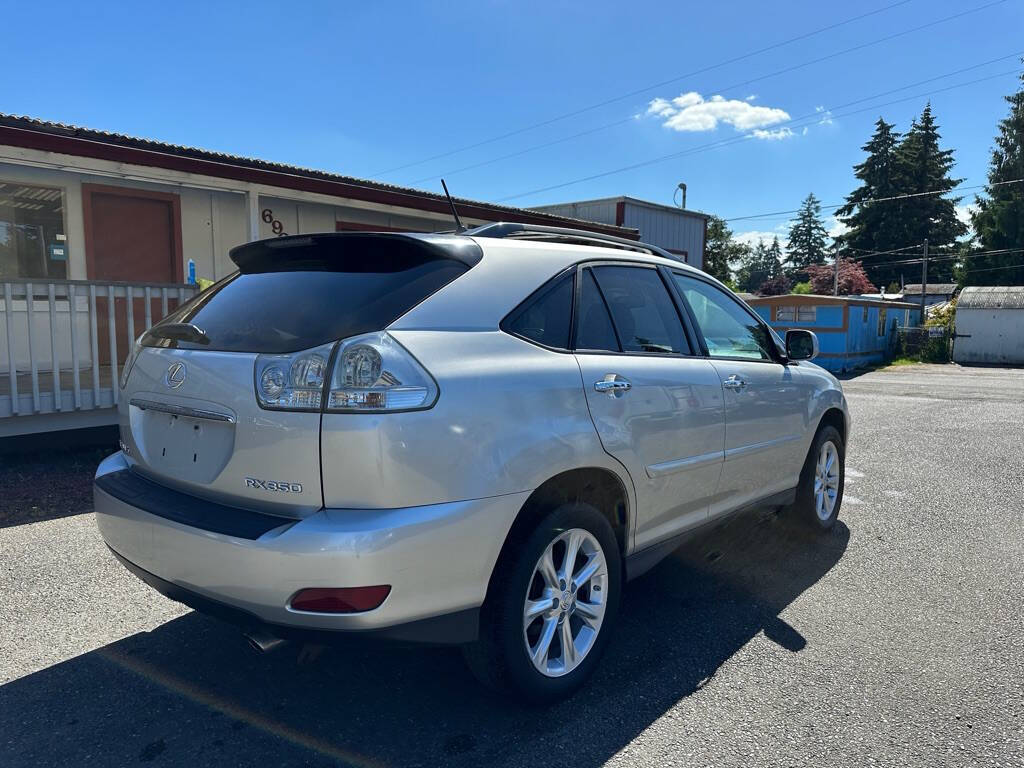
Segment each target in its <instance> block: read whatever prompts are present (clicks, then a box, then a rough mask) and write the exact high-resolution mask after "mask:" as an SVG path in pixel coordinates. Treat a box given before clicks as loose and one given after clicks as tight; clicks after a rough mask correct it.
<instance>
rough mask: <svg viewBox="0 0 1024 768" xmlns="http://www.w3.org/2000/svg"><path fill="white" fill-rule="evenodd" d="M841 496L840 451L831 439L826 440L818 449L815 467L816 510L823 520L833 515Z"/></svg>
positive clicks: (819, 517)
mask: <svg viewBox="0 0 1024 768" xmlns="http://www.w3.org/2000/svg"><path fill="white" fill-rule="evenodd" d="M838 496H839V451H838V449H837V448H836V446H835V444H834V443H833V442H832V441H831V440H826V441H825V442H824V443H822V445H821V450H820V451H818V463H817V464H816V465H815V467H814V511H815V512H816V513H817V515H818V519H819V520H821V521H823V522H824V521H827V520H828V519H829V518H831V517H832V512H833V511H834V510H835V508H836V499H837V498H838Z"/></svg>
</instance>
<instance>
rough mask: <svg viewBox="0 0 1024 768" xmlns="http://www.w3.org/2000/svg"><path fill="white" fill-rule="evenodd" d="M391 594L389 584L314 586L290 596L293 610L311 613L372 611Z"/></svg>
mask: <svg viewBox="0 0 1024 768" xmlns="http://www.w3.org/2000/svg"><path fill="white" fill-rule="evenodd" d="M389 594H391V585H389V584H378V585H376V586H373V587H326V588H325V587H316V588H310V589H303V590H300V591H299V592H298V593H297V594H296V595H295V597H293V598H292V602H291V607H292V610H295V611H310V612H312V613H361V612H362V611H372V610H373V609H374V608H377V607H379V606H380V604H381V603H383V602H384V600H385V599H386V598H387V596H388V595H389Z"/></svg>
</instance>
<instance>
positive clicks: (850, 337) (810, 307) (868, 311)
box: [747, 294, 921, 373]
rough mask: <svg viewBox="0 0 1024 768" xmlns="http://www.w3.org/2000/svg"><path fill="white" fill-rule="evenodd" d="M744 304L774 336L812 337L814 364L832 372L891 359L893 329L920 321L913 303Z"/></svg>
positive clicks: (803, 299) (763, 299)
mask: <svg viewBox="0 0 1024 768" xmlns="http://www.w3.org/2000/svg"><path fill="white" fill-rule="evenodd" d="M747 303H748V304H749V305H750V306H751V307H752V308H753V309H754V311H755V312H757V314H759V315H760V316H761V317H762V318H764V319H765V320H766V321H767V322H768V324H769V325H771V326H772V328H774V329H775V330H776V331H778V332H779V335H785V332H786V331H787V330H789V329H790V328H806V329H807V330H809V331H814V332H815V334H817V336H818V344H819V346H820V348H821V354H820V355H819V356H818V358H817V359H816V360H815V362H816V363H817V364H818V365H820V366H822V367H823V368H828V369H829V370H830V371H832V372H833V373H843V372H845V371H851V370H854V369H855V368H862V367H864V366H866V365H872V364H874V363H880V362H883V361H885V360H888V359H889V358H890V357H891V356H892V352H893V349H894V347H895V342H896V329H897V328H906V327H908V326H916V325H918V324H919V322H920V317H921V308H920V306H919V305H915V304H908V303H906V302H901V301H882V300H880V299H862V298H860V297H858V296H814V295H810V294H789V295H788V296H758V297H755V298H752V299H748V301H747Z"/></svg>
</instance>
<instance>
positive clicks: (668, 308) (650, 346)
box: [593, 267, 690, 354]
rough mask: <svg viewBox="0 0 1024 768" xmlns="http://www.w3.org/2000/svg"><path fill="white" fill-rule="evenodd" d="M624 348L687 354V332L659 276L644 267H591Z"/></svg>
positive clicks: (627, 349) (630, 350) (626, 350)
mask: <svg viewBox="0 0 1024 768" xmlns="http://www.w3.org/2000/svg"><path fill="white" fill-rule="evenodd" d="M593 272H594V277H595V278H596V279H597V283H598V285H599V286H600V287H601V293H602V294H603V296H604V299H605V302H606V303H607V304H608V309H609V310H610V311H611V315H612V322H613V323H614V324H615V330H616V331H617V333H618V337H619V343H620V344H621V345H622V351H623V352H662V353H666V352H667V353H672V352H675V353H683V354H690V345H689V344H688V343H687V341H686V332H685V331H684V330H683V324H682V322H681V321H680V319H679V313H678V312H677V311H676V307H675V304H673V303H672V297H671V296H670V295H669V293H668V289H667V288H666V287H665V284H664V283H663V282H662V280H661V276H660V275H659V274H658V272H657V271H656V270H654V269H648V268H645V267H594V268H593Z"/></svg>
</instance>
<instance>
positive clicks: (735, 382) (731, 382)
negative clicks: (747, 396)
mask: <svg viewBox="0 0 1024 768" xmlns="http://www.w3.org/2000/svg"><path fill="white" fill-rule="evenodd" d="M722 386H723V387H725V388H726V389H732V390H735V391H736V392H738V391H740V390H741V389H743V388H744V387H745V386H747V382H745V381H744V380H743V379H741V378H740V377H739V376H736V375H735V374H734V375H732V376H730V377H729V378H728V379H726V380H725V381H723V382H722Z"/></svg>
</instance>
